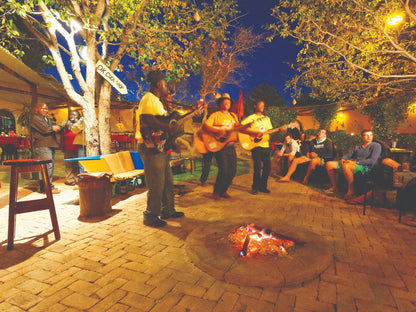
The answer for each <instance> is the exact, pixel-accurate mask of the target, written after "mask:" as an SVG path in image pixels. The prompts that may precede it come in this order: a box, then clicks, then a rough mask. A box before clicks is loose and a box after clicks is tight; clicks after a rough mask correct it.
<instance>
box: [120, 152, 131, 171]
mask: <svg viewBox="0 0 416 312" xmlns="http://www.w3.org/2000/svg"><path fill="white" fill-rule="evenodd" d="M117 155H118V158H119V160H120V164H121V166H122V167H123V170H124V171H131V170H134V169H135V168H134V163H133V160H132V159H131V155H130V152H129V151H123V152H118V153H117Z"/></svg>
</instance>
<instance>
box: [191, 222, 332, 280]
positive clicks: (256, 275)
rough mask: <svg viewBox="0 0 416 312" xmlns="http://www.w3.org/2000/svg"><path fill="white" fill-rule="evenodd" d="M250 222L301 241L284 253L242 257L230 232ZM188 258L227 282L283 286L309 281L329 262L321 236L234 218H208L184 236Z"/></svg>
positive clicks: (283, 224) (288, 226) (299, 229)
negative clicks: (207, 221) (217, 219)
mask: <svg viewBox="0 0 416 312" xmlns="http://www.w3.org/2000/svg"><path fill="white" fill-rule="evenodd" d="M250 223H254V224H255V225H257V226H261V227H264V228H269V229H271V230H273V231H275V232H277V233H279V234H280V235H284V236H288V237H291V238H292V239H293V240H295V241H298V242H303V243H304V244H299V245H298V246H297V247H295V249H294V250H292V251H291V252H290V253H289V255H288V256H284V257H281V256H277V255H267V256H261V255H255V256H253V257H245V258H242V257H240V256H239V250H237V248H236V247H234V246H233V245H232V244H231V243H229V241H228V235H229V234H230V232H231V231H232V230H234V229H236V228H238V227H240V226H243V225H247V224H250ZM186 251H187V253H188V256H189V258H190V259H191V261H192V262H193V263H194V264H195V265H196V266H197V267H199V268H200V269H201V270H202V271H204V272H206V273H208V274H210V275H211V276H213V277H215V278H216V279H219V280H223V281H226V282H228V283H231V284H237V285H246V286H260V287H284V286H297V285H301V284H302V283H304V282H308V281H311V280H313V279H315V278H316V277H318V276H319V274H321V273H322V272H323V271H325V270H326V269H327V268H328V267H329V265H330V264H331V263H333V255H332V252H331V248H330V244H329V243H328V242H326V241H325V240H324V239H323V238H322V237H321V236H319V235H317V234H315V233H313V232H310V231H308V230H305V229H302V228H299V227H295V226H292V225H289V224H287V223H283V222H282V221H279V220H273V221H271V220H268V221H265V220H261V219H254V218H249V217H247V218H236V219H232V220H221V221H212V222H211V223H209V224H207V225H205V226H201V227H198V228H196V229H194V230H193V231H192V232H191V233H190V235H189V236H188V237H187V239H186Z"/></svg>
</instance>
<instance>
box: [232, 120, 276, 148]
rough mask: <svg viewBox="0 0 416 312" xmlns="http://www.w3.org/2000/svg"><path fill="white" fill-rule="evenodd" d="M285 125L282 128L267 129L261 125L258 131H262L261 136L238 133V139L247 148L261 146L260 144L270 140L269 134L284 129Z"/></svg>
mask: <svg viewBox="0 0 416 312" xmlns="http://www.w3.org/2000/svg"><path fill="white" fill-rule="evenodd" d="M283 130H284V126H283V127H280V128H275V129H270V130H265V129H264V127H260V128H259V129H258V131H260V132H262V134H261V136H260V137H255V136H253V135H251V134H246V133H241V132H240V133H238V139H239V140H240V145H241V147H242V148H244V149H245V150H248V151H250V150H252V149H253V148H255V147H257V146H259V145H260V144H262V143H264V142H267V141H269V137H268V136H267V135H271V134H273V133H276V132H278V131H283Z"/></svg>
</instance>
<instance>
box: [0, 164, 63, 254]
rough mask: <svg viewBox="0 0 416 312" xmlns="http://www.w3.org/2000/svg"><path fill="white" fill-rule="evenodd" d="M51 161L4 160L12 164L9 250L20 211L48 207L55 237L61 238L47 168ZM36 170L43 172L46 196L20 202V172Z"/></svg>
mask: <svg viewBox="0 0 416 312" xmlns="http://www.w3.org/2000/svg"><path fill="white" fill-rule="evenodd" d="M51 162H52V159H19V160H6V161H4V162H3V164H4V165H7V166H11V174H10V195H9V196H10V197H9V231H8V238H7V249H8V250H12V249H13V240H14V234H15V223H16V215H17V214H19V213H25V212H32V211H39V210H46V209H48V210H49V213H50V215H51V221H52V227H53V232H54V235H55V239H56V240H59V239H60V238H61V234H60V232H59V226H58V219H57V218H56V211H55V204H54V202H53V197H52V191H51V186H50V184H49V175H48V170H47V168H46V164H48V163H51ZM34 171H40V172H41V174H42V180H43V183H44V185H45V194H46V198H42V199H34V200H26V201H20V202H18V201H17V191H18V177H19V173H22V172H34Z"/></svg>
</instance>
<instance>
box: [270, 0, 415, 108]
mask: <svg viewBox="0 0 416 312" xmlns="http://www.w3.org/2000/svg"><path fill="white" fill-rule="evenodd" d="M415 6H416V3H415V2H414V1H401V0H389V1H382V0H358V1H350V0H348V1H328V0H281V1H279V4H278V5H276V7H275V8H274V9H273V13H272V15H273V16H274V18H275V19H276V22H275V23H274V24H272V25H270V29H271V30H273V31H274V35H276V36H281V37H289V36H290V37H293V38H295V39H296V40H297V42H298V44H299V45H300V52H299V53H298V56H297V64H296V65H295V66H294V67H296V69H297V70H298V72H299V74H298V75H297V76H295V77H294V78H293V79H291V80H290V81H289V82H288V83H287V86H288V87H293V88H294V93H295V94H299V90H300V88H302V87H303V86H308V87H310V88H311V89H312V92H313V94H314V96H315V97H319V96H322V95H324V96H325V98H328V99H330V100H332V101H337V102H339V103H342V104H344V103H345V104H346V103H348V104H354V105H356V106H358V107H359V106H365V105H366V104H367V103H369V102H372V101H374V100H376V99H379V98H383V97H390V96H397V95H406V94H407V93H408V92H412V90H414V89H415V87H416V76H415V66H416V61H415V58H414V51H415V49H416V34H415V32H414V27H415V25H416V15H415V14H413V12H414V11H415ZM392 13H401V14H402V16H403V22H402V23H401V24H399V25H396V26H390V25H388V24H387V17H388V16H389V15H390V14H392ZM270 39H271V38H270Z"/></svg>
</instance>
